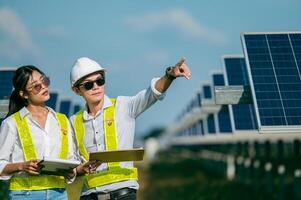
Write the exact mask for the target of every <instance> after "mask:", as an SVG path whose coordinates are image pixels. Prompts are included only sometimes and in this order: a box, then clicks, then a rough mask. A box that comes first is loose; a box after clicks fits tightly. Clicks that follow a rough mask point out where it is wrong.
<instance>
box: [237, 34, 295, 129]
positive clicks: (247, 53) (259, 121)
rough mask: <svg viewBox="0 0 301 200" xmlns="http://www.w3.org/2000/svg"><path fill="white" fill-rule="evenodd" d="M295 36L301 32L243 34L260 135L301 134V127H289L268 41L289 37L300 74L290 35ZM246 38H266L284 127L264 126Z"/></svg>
mask: <svg viewBox="0 0 301 200" xmlns="http://www.w3.org/2000/svg"><path fill="white" fill-rule="evenodd" d="M295 34H296V35H300V34H301V32H300V31H289V32H252V33H250V32H244V33H241V41H242V47H243V52H244V55H245V60H246V65H247V71H248V76H249V81H250V86H251V90H252V97H253V102H254V106H255V112H256V118H257V124H258V128H259V132H260V133H271V132H272V133H275V132H300V130H301V125H288V122H287V116H286V115H285V110H284V105H283V99H282V97H281V90H280V88H279V83H278V82H277V81H278V80H277V79H278V76H279V75H278V76H277V74H276V72H275V66H274V63H273V61H274V60H273V58H272V54H271V48H270V44H269V42H270V41H269V40H268V36H273V37H276V36H275V35H287V37H288V40H289V43H290V48H291V50H292V53H293V56H294V59H295V64H296V69H297V70H298V72H299V73H300V70H301V69H300V68H301V66H300V65H299V64H300V63H299V61H298V60H296V55H295V50H294V47H293V46H292V42H291V38H290V35H295ZM246 36H264V37H265V41H266V43H267V46H268V52H267V53H268V55H269V57H270V60H271V64H272V70H273V74H272V75H273V76H274V77H275V82H276V84H277V85H276V86H277V88H273V89H274V90H276V91H278V93H279V101H280V102H281V108H282V110H283V117H284V118H285V120H286V121H285V124H282V125H264V124H263V123H262V119H261V118H260V113H259V106H258V101H257V99H258V98H257V96H256V93H255V86H254V80H253V76H252V72H251V66H250V59H249V52H248V50H247V44H246V38H245V37H246ZM300 37H301V36H300ZM267 72H268V71H267V70H266V71H265V73H267ZM261 73H262V72H261ZM299 75H300V74H299ZM298 86H299V85H298ZM271 92H273V91H271ZM264 93H265V92H264ZM264 93H263V94H264ZM264 95H266V96H267V98H268V97H269V98H270V97H271V94H270V95H267V94H264ZM272 103H274V104H275V105H276V102H272ZM270 110H271V109H270ZM267 111H268V110H267ZM280 111H281V110H280V109H278V112H277V110H273V112H274V113H275V114H278V115H279V112H280Z"/></svg>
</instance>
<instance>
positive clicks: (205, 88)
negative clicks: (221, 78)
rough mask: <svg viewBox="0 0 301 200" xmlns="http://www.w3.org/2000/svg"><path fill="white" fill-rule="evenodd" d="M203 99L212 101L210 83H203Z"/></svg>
mask: <svg viewBox="0 0 301 200" xmlns="http://www.w3.org/2000/svg"><path fill="white" fill-rule="evenodd" d="M202 90H203V91H202V95H203V96H202V97H203V98H204V99H212V91H211V85H210V83H203V85H202Z"/></svg>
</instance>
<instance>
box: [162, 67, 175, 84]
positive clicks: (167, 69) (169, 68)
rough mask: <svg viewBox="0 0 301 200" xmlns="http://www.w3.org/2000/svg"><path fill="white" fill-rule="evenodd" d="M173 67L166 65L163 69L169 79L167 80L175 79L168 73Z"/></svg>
mask: <svg viewBox="0 0 301 200" xmlns="http://www.w3.org/2000/svg"><path fill="white" fill-rule="evenodd" d="M172 68H173V67H167V68H166V70H165V76H166V77H167V78H168V79H169V80H171V81H172V80H174V79H176V78H177V77H175V76H173V75H171V74H170V70H171V69H172Z"/></svg>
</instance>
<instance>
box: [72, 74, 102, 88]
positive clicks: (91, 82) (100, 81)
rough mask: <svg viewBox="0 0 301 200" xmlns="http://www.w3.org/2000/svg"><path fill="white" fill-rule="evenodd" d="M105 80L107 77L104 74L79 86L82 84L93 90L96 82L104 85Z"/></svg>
mask: <svg viewBox="0 0 301 200" xmlns="http://www.w3.org/2000/svg"><path fill="white" fill-rule="evenodd" d="M105 82H106V81H105V77H104V76H103V77H100V78H98V79H96V80H94V81H87V82H85V83H82V84H79V85H78V88H79V87H80V86H83V87H84V88H85V90H91V89H92V88H93V86H94V83H96V84H97V85H98V86H102V85H104V84H105Z"/></svg>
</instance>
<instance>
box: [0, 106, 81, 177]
mask: <svg viewBox="0 0 301 200" xmlns="http://www.w3.org/2000/svg"><path fill="white" fill-rule="evenodd" d="M47 108H48V110H49V112H48V115H47V119H46V124H45V128H42V127H41V126H40V125H39V124H38V123H37V122H36V121H35V120H34V119H33V117H32V115H31V113H30V112H29V111H28V109H27V108H26V107H23V108H22V109H21V110H20V111H19V112H20V115H21V117H22V118H27V122H28V125H29V128H30V130H31V135H32V139H33V143H34V146H35V148H36V153H37V157H38V158H37V159H43V158H44V157H48V158H59V154H60V152H61V129H60V126H59V122H58V119H57V118H56V114H55V112H54V110H52V109H51V108H49V107H47ZM68 127H69V128H68V160H77V159H78V158H77V156H76V154H75V144H74V138H73V134H72V129H71V126H70V124H69V123H68ZM18 162H25V159H24V154H23V150H22V146H21V143H20V139H19V135H18V131H17V127H16V122H15V120H14V119H13V116H12V115H11V116H9V117H8V118H6V119H5V120H4V121H3V122H2V124H1V130H0V173H2V171H3V169H4V167H5V166H6V165H7V164H8V163H18ZM14 175H26V174H25V173H18V174H14ZM10 178H11V175H10V176H0V180H1V179H2V180H7V179H10Z"/></svg>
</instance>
